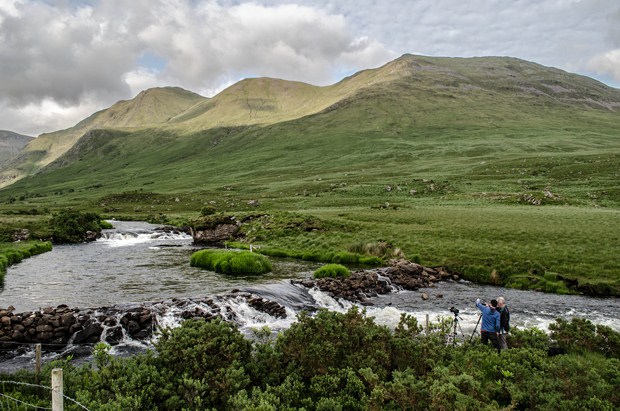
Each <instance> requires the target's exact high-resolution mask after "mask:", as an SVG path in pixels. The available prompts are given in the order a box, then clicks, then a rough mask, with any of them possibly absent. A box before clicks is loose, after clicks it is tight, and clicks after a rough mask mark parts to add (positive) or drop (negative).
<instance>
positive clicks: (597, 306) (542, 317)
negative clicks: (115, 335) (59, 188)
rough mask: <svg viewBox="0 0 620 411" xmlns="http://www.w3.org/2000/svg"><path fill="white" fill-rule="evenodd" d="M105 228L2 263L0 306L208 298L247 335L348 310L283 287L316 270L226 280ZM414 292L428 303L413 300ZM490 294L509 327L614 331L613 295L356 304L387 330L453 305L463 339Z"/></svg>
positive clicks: (486, 291)
mask: <svg viewBox="0 0 620 411" xmlns="http://www.w3.org/2000/svg"><path fill="white" fill-rule="evenodd" d="M112 223H113V225H114V227H115V228H114V229H111V230H104V233H103V237H102V238H101V239H99V240H97V241H95V242H92V243H87V244H80V245H59V246H55V247H54V249H53V250H52V251H51V252H48V253H44V254H41V255H38V256H35V257H32V258H29V259H26V260H24V261H22V262H21V263H19V264H16V265H14V266H12V267H9V269H8V270H7V274H6V276H5V281H4V284H3V286H2V287H1V288H0V308H6V307H8V306H10V305H12V306H14V307H15V311H16V312H22V311H32V310H38V309H41V308H44V307H48V306H53V307H55V306H57V305H60V304H67V305H69V306H70V307H78V308H82V309H83V308H97V307H104V306H112V305H124V304H131V303H143V302H163V303H164V304H165V301H166V300H171V299H173V298H175V299H188V300H190V299H192V298H197V297H201V298H202V297H205V296H209V297H210V296H213V297H215V298H217V299H218V300H219V302H220V304H223V305H226V312H229V313H232V315H231V317H230V318H231V319H232V320H234V321H235V322H237V323H238V324H239V326H240V328H241V329H242V331H244V332H246V333H249V332H250V330H251V329H253V328H257V327H262V326H269V327H270V328H272V329H274V330H279V329H284V328H287V327H289V326H290V325H291V324H292V323H293V322H294V321H295V313H297V312H299V311H301V310H310V311H313V310H316V309H318V308H328V309H331V310H336V311H340V312H344V311H346V310H348V309H349V308H350V307H351V306H352V305H353V304H352V303H350V302H347V301H342V300H335V299H333V298H331V297H330V296H328V295H327V294H325V293H322V292H320V291H318V290H307V289H305V288H304V287H302V286H299V285H295V284H292V283H291V282H290V280H291V279H304V278H310V277H311V276H312V272H313V271H314V270H315V269H316V268H317V267H319V266H320V264H317V263H309V262H304V261H295V260H290V259H272V263H273V265H274V271H273V272H272V273H269V274H267V275H262V276H245V277H244V276H241V277H239V276H235V277H231V276H227V275H222V274H218V273H215V272H211V271H208V270H203V269H199V268H195V267H191V266H190V264H189V257H190V255H191V254H192V253H193V252H195V251H196V250H198V249H199V248H198V247H196V246H194V245H193V244H192V239H191V237H190V236H188V235H186V234H184V233H180V232H174V231H166V230H157V226H155V225H152V224H148V223H143V222H121V221H113V222H112ZM232 289H239V290H242V291H248V292H252V293H254V294H257V295H259V296H261V297H263V298H266V299H269V300H272V301H276V302H278V303H280V304H282V305H284V306H285V307H286V310H287V318H285V319H277V318H273V317H270V316H269V315H267V314H265V313H261V312H258V311H256V310H253V309H252V308H251V307H248V306H247V304H246V303H245V302H244V301H242V300H239V299H238V298H232V297H230V298H228V297H227V296H226V294H227V293H228V292H230V291H231V290H232ZM422 293H426V294H427V295H428V296H429V298H428V299H427V300H424V299H422V298H421V296H422ZM500 295H501V296H504V297H505V298H506V301H507V304H508V306H509V307H510V310H511V323H512V325H513V327H514V326H517V327H538V328H540V329H542V330H547V329H548V325H549V324H550V323H552V322H554V320H555V319H556V318H565V319H570V318H571V317H583V318H588V319H590V320H591V321H593V322H594V323H597V324H604V325H607V326H609V327H611V328H612V329H614V330H616V331H620V316H619V315H618V313H619V312H620V299H619V298H595V297H588V296H580V295H568V296H561V295H552V294H544V293H540V292H534V291H521V290H513V289H505V288H502V287H493V286H483V285H475V284H472V283H469V282H466V281H459V282H452V281H449V282H444V283H439V284H437V285H436V286H435V287H433V288H428V289H421V290H419V291H396V292H393V293H391V294H387V295H382V296H378V297H374V298H371V299H370V300H369V302H370V303H371V305H369V306H365V307H364V308H365V309H366V311H367V313H368V315H370V316H372V317H373V318H374V319H375V321H376V322H377V323H379V324H383V325H387V326H391V327H393V326H395V325H396V324H397V323H398V320H399V318H400V315H401V313H403V312H404V313H409V314H411V315H413V316H415V317H416V318H417V319H418V320H419V321H420V322H421V323H423V322H424V321H425V318H426V316H427V315H428V316H429V318H430V319H431V321H433V320H436V319H437V318H438V317H439V316H447V317H453V314H452V313H451V312H450V310H449V309H450V307H455V308H457V309H458V310H460V313H459V320H460V321H459V322H460V326H461V329H460V330H459V333H461V332H462V334H463V335H464V336H468V335H469V334H471V333H472V332H473V331H474V327H475V326H476V323H477V321H478V317H479V312H478V311H477V309H476V308H475V306H474V301H475V299H476V298H481V299H483V300H486V301H489V300H491V299H492V298H496V297H497V296H500ZM175 314H178V313H175V309H174V308H173V307H171V308H170V310H169V311H168V312H166V313H164V314H163V315H161V317H160V318H158V322H159V323H160V325H164V326H172V327H174V326H178V325H179V323H180V319H179V317H178V315H175ZM461 330H462V331H461ZM0 368H2V367H0Z"/></svg>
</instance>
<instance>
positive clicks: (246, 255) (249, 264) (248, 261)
mask: <svg viewBox="0 0 620 411" xmlns="http://www.w3.org/2000/svg"><path fill="white" fill-rule="evenodd" d="M190 264H191V265H192V267H201V268H205V269H207V270H213V271H215V272H218V273H223V274H264V273H268V272H269V271H271V270H272V267H271V263H270V262H269V259H268V258H267V257H265V256H264V255H261V254H256V253H251V252H247V251H240V252H238V251H225V250H213V249H206V250H200V251H196V252H195V253H194V254H192V256H191V257H190Z"/></svg>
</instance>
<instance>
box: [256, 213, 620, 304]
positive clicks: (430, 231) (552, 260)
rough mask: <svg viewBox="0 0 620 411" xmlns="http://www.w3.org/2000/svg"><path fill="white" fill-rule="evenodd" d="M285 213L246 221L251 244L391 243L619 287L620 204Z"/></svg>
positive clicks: (480, 271) (303, 250)
mask: <svg viewBox="0 0 620 411" xmlns="http://www.w3.org/2000/svg"><path fill="white" fill-rule="evenodd" d="M306 213H307V214H306ZM282 216H283V214H276V215H275V216H266V217H262V218H260V219H257V220H254V221H252V222H251V223H249V224H248V225H247V227H246V228H245V229H244V230H245V234H246V236H247V239H246V241H247V243H252V244H254V246H256V247H258V250H257V251H259V252H264V253H266V254H274V255H278V256H293V257H299V256H301V257H302V258H303V256H304V255H306V256H321V255H324V256H330V255H332V256H333V255H338V253H347V252H349V254H352V253H350V251H351V250H359V249H360V247H362V248H363V245H365V244H378V243H388V244H390V245H391V246H392V248H391V249H392V250H396V249H398V250H400V253H402V254H404V255H405V256H406V257H407V258H409V259H411V260H415V261H418V262H421V263H422V264H424V265H428V266H440V265H441V266H445V267H447V268H448V269H449V270H451V271H454V272H457V273H459V274H461V275H462V276H463V277H464V278H466V279H468V280H471V281H475V282H481V283H491V284H498V285H507V286H511V287H516V288H529V289H540V290H542V291H547V292H556V293H566V292H577V291H578V292H585V293H588V294H597V293H598V294H602V295H610V294H611V295H620V276H619V273H620V262H618V260H617V259H616V258H615V257H614V256H615V254H616V250H618V249H620V236H619V235H618V234H617V232H616V227H617V226H618V222H619V221H620V212H619V211H617V210H609V209H601V208H581V207H569V206H561V207H560V206H545V207H535V206H529V207H528V206H510V205H497V204H488V203H487V204H485V203H482V202H477V203H470V204H467V203H462V204H441V203H439V202H435V203H427V204H423V203H420V202H413V201H410V202H404V201H402V202H400V203H398V207H396V208H391V209H373V208H371V207H346V208H345V207H342V208H341V207H320V208H319V207H313V208H311V209H308V210H306V211H305V213H304V214H303V215H302V216H305V217H303V218H302V219H301V220H303V219H304V218H305V219H306V220H304V221H306V223H304V224H306V225H304V224H302V223H297V224H295V223H294V222H295V221H301V220H300V218H299V217H289V219H287V218H284V217H282ZM308 221H310V223H309V224H310V226H308V225H307V224H308ZM246 246H247V244H246ZM276 251H277V253H276ZM330 253H331V254H330ZM342 255H347V254H342ZM307 258H308V257H307ZM320 261H325V262H347V263H351V261H333V260H329V259H327V258H326V259H323V260H320ZM577 282H578V284H577Z"/></svg>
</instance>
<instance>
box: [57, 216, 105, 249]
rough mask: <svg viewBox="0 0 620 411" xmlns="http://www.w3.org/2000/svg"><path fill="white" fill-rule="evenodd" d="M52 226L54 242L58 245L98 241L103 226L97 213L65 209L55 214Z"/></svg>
mask: <svg viewBox="0 0 620 411" xmlns="http://www.w3.org/2000/svg"><path fill="white" fill-rule="evenodd" d="M50 225H51V227H52V241H53V242H54V243H56V244H63V243H83V242H85V241H87V240H89V239H90V240H94V239H96V234H98V233H100V232H101V228H102V226H103V225H106V224H102V223H101V217H100V216H99V215H98V214H96V213H83V212H81V211H77V210H71V209H64V210H61V211H60V212H58V213H57V214H55V215H54V216H53V217H52V219H51V221H50Z"/></svg>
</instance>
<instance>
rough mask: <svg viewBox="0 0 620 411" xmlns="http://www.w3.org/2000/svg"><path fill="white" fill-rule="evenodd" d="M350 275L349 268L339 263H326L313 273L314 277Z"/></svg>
mask: <svg viewBox="0 0 620 411" xmlns="http://www.w3.org/2000/svg"><path fill="white" fill-rule="evenodd" d="M350 275H351V272H350V271H349V269H348V268H347V267H345V266H343V265H340V264H327V265H324V266H323V267H321V268H319V269H318V270H316V271H315V272H314V274H313V277H314V278H325V277H331V278H339V277H343V278H344V277H348V276H350Z"/></svg>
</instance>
